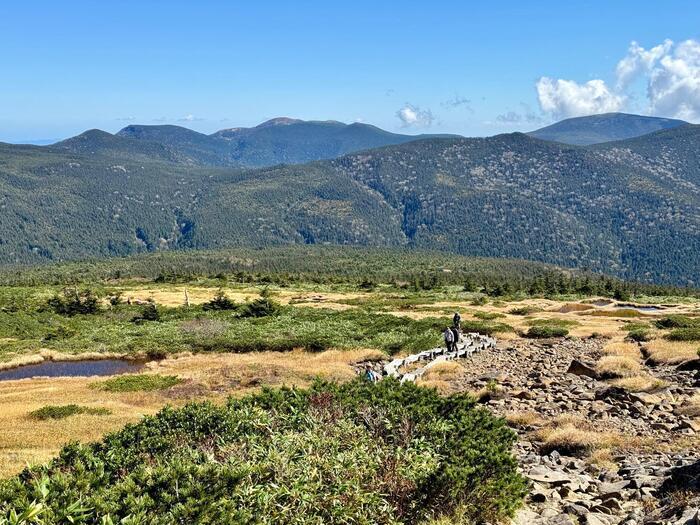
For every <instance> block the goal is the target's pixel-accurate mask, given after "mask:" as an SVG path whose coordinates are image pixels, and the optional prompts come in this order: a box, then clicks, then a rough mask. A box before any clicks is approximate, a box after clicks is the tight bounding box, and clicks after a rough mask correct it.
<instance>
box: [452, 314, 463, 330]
mask: <svg viewBox="0 0 700 525" xmlns="http://www.w3.org/2000/svg"><path fill="white" fill-rule="evenodd" d="M452 326H453V327H454V328H456V329H457V330H461V329H462V316H461V315H459V312H455V314H454V316H453V317H452Z"/></svg>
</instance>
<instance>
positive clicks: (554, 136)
mask: <svg viewBox="0 0 700 525" xmlns="http://www.w3.org/2000/svg"><path fill="white" fill-rule="evenodd" d="M685 124H687V122H685V121H683V120H676V119H671V118H661V117H647V116H643V115H630V114H627V113H604V114H602V115H589V116H586V117H574V118H568V119H565V120H562V121H560V122H555V123H554V124H551V125H549V126H546V127H544V128H540V129H538V130H535V131H531V132H530V133H528V135H530V136H531V137H535V138H538V139H542V140H551V141H553V142H562V143H564V144H576V145H579V146H585V145H589V144H599V143H603V142H610V141H614V140H624V139H629V138H633V137H639V136H642V135H646V134H648V133H653V132H655V131H660V130H663V129H671V128H675V127H678V126H683V125H685Z"/></svg>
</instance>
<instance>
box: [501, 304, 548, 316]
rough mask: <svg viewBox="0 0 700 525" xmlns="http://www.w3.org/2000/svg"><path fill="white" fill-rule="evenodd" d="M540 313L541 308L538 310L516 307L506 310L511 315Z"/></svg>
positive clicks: (529, 307) (528, 307)
mask: <svg viewBox="0 0 700 525" xmlns="http://www.w3.org/2000/svg"><path fill="white" fill-rule="evenodd" d="M540 311H542V308H538V307H536V306H518V307H516V308H511V309H510V310H508V313H509V314H511V315H530V314H533V313H535V312H540Z"/></svg>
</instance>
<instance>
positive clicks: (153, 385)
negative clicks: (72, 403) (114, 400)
mask: <svg viewBox="0 0 700 525" xmlns="http://www.w3.org/2000/svg"><path fill="white" fill-rule="evenodd" d="M180 382H182V380H181V379H180V378H178V377H177V376H161V375H158V374H133V375H123V376H118V377H114V378H112V379H107V380H106V381H100V382H97V383H93V385H94V387H95V388H98V389H99V390H105V391H106V392H151V391H153V390H165V389H166V388H170V387H171V386H175V385H177V384H178V383H180Z"/></svg>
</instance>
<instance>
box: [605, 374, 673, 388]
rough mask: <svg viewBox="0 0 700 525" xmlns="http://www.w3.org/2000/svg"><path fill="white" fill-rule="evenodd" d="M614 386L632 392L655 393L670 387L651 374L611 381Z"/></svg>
mask: <svg viewBox="0 0 700 525" xmlns="http://www.w3.org/2000/svg"><path fill="white" fill-rule="evenodd" d="M610 383H611V384H612V385H613V386H618V387H620V388H624V389H625V390H629V391H630V392H653V391H654V390H658V389H660V388H664V387H666V386H668V382H667V381H664V380H663V379H659V378H658V377H654V376H652V375H651V374H646V373H642V374H638V375H635V376H630V377H622V378H619V379H613V380H612V381H610Z"/></svg>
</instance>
